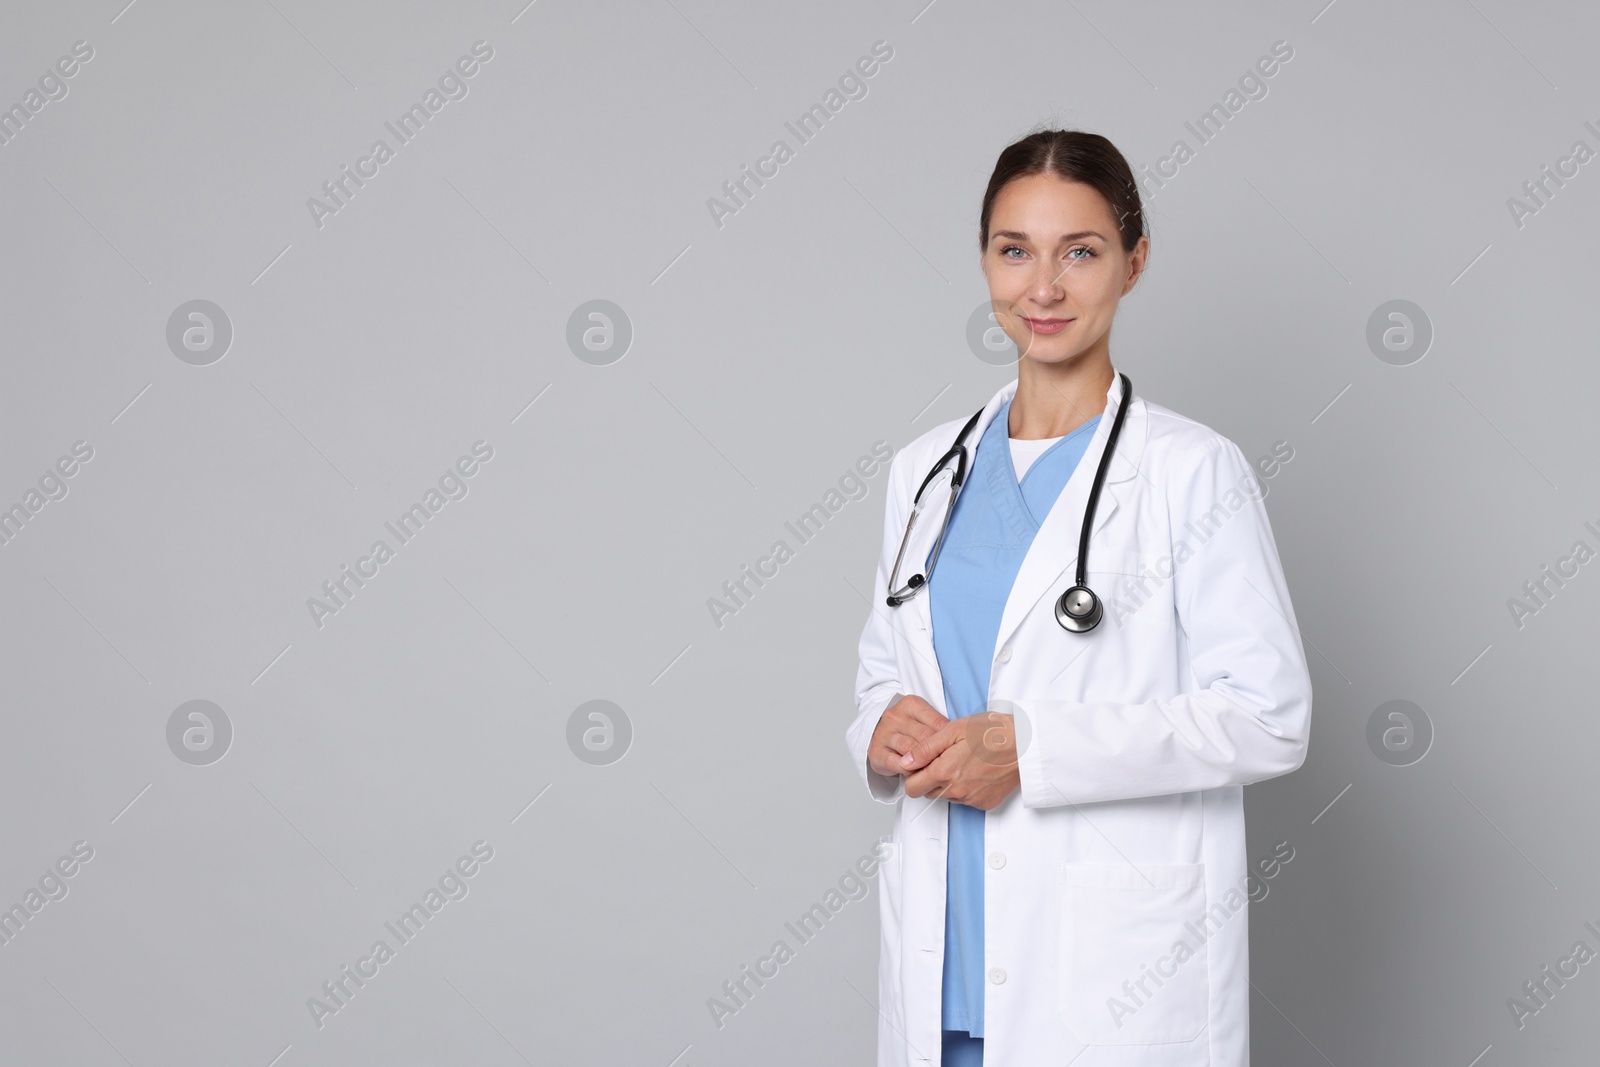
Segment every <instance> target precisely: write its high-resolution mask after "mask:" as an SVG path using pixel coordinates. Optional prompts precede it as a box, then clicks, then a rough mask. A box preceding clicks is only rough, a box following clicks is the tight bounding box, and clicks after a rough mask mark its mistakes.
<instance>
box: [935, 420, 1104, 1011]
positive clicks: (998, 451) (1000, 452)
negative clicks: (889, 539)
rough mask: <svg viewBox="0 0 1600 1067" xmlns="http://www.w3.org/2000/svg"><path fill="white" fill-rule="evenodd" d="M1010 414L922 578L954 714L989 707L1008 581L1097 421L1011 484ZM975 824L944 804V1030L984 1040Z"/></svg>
mask: <svg viewBox="0 0 1600 1067" xmlns="http://www.w3.org/2000/svg"><path fill="white" fill-rule="evenodd" d="M1010 414H1011V401H1010V400H1007V401H1005V402H1004V403H1003V404H1001V405H1000V410H999V411H998V412H996V413H995V416H994V418H993V420H991V421H990V423H989V425H988V427H987V428H986V429H985V430H984V433H983V437H982V439H981V440H980V441H979V442H978V447H977V451H976V455H975V456H974V457H973V467H972V471H971V473H970V474H969V475H968V476H967V483H966V485H965V486H964V487H963V488H962V490H961V493H960V495H959V496H957V497H956V508H955V514H954V515H952V516H951V518H950V528H949V530H948V531H946V533H945V540H944V547H943V548H942V549H940V551H939V559H938V561H937V563H936V565H935V567H934V570H933V575H932V577H930V578H929V579H928V596H929V610H930V611H931V613H932V617H933V649H934V653H935V655H936V656H937V658H938V661H939V672H940V673H941V674H942V675H943V676H944V699H945V708H946V709H947V711H948V712H949V717H950V718H952V719H957V718H962V717H965V716H967V715H971V714H974V713H975V712H980V711H983V710H985V708H987V706H988V703H989V668H990V666H991V664H992V663H993V661H994V652H995V647H994V646H995V642H996V640H998V638H999V636H1000V618H1001V615H1002V614H1003V613H1004V612H1005V606H1006V600H1007V598H1008V597H1009V596H1010V593H1011V586H1012V585H1013V584H1014V583H1015V581H1016V578H1017V572H1018V571H1019V570H1021V568H1022V559H1023V557H1024V556H1025V555H1026V554H1027V552H1028V546H1029V545H1031V544H1032V543H1033V537H1034V534H1036V533H1037V532H1038V530H1039V524H1040V523H1041V522H1043V521H1044V517H1045V516H1046V515H1048V514H1049V513H1050V509H1051V507H1052V506H1053V505H1054V504H1055V502H1056V498H1057V497H1058V496H1060V495H1061V490H1062V489H1063V488H1064V487H1065V486H1066V484H1067V481H1068V479H1070V478H1071V477H1072V472H1073V471H1074V470H1076V469H1077V466H1078V461H1079V460H1080V459H1082V458H1083V453H1084V451H1085V450H1086V449H1087V448H1088V447H1089V439H1090V438H1091V437H1093V436H1094V429H1095V426H1096V425H1098V424H1099V422H1100V416H1098V415H1096V416H1095V417H1094V418H1092V419H1090V420H1089V421H1088V422H1086V423H1084V424H1083V425H1082V426H1080V427H1078V428H1077V429H1076V430H1074V431H1072V432H1071V433H1070V434H1067V435H1066V436H1065V437H1063V438H1062V439H1061V440H1059V441H1057V442H1056V443H1055V444H1053V445H1051V446H1050V448H1049V449H1048V450H1046V451H1045V453H1044V454H1043V455H1041V456H1040V457H1039V458H1038V459H1036V460H1034V461H1033V465H1032V466H1031V467H1029V468H1028V469H1027V470H1026V471H1025V472H1023V475H1022V481H1021V484H1018V482H1017V475H1016V470H1015V468H1014V467H1013V466H1012V461H1011V440H1010V430H1009V428H1008V422H1009V416H1010ZM924 563H926V560H924ZM983 822H984V812H983V810H982V809H981V808H974V807H970V806H968V805H966V804H961V803H958V802H955V801H951V802H950V829H949V842H950V847H949V852H948V855H947V859H946V868H945V885H946V894H947V896H946V899H947V903H946V906H945V913H944V915H945V919H944V1007H943V1028H944V1029H946V1030H965V1031H967V1032H968V1033H970V1034H971V1035H972V1036H974V1037H982V1036H983V996H984V988H983V983H984V973H983V878H984V874H983V871H984V864H983Z"/></svg>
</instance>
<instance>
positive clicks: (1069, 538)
mask: <svg viewBox="0 0 1600 1067" xmlns="http://www.w3.org/2000/svg"><path fill="white" fill-rule="evenodd" d="M978 245H979V249H980V251H981V253H982V259H981V264H982V269H983V274H984V277H985V278H986V279H987V280H988V284H989V295H990V299H991V301H992V304H993V308H994V314H995V318H996V320H997V321H998V322H999V324H1000V325H1001V327H1002V328H1004V330H1005V332H1006V334H1007V336H1008V337H1010V338H1011V340H1012V341H1014V342H1016V345H1017V351H1018V361H1017V377H1016V380H1015V381H1013V382H1009V383H1007V384H1006V386H1005V387H1004V388H1002V389H1001V390H1000V391H999V392H998V393H996V394H995V395H994V396H993V397H991V398H990V399H989V401H988V403H987V404H985V405H984V406H983V408H982V409H981V410H980V411H979V412H978V413H977V414H976V415H974V416H972V418H971V419H966V418H962V419H956V420H952V421H950V422H947V423H944V424H943V425H940V426H937V427H935V428H934V429H932V430H930V431H928V432H927V433H925V434H923V435H922V436H921V437H919V438H917V439H916V440H915V441H913V442H912V443H911V444H910V445H908V446H906V447H905V448H904V449H903V450H901V451H900V452H899V453H897V454H896V455H895V457H894V460H893V462H892V464H891V466H890V475H889V491H888V493H889V495H888V504H887V514H886V518H885V524H884V541H883V552H882V555H881V557H880V559H879V563H878V571H877V581H876V589H875V595H874V600H873V610H872V614H871V615H870V617H869V618H868V620H867V624H866V627H865V629H864V631H863V632H862V635H861V645H860V652H861V665H860V670H859V673H858V676H857V682H856V708H857V715H856V717H855V720H854V721H853V722H852V724H851V726H850V728H849V730H848V732H847V738H846V739H847V741H848V743H849V747H850V750H851V754H852V756H853V758H854V760H855V764H856V767H857V769H858V770H859V771H860V772H861V774H862V775H863V777H864V778H865V780H866V784H867V788H868V791H869V793H870V795H871V796H872V797H873V798H874V799H876V800H879V801H882V802H884V803H892V804H895V805H897V807H896V812H895V823H894V831H893V832H892V833H891V834H889V835H888V836H887V837H886V838H885V839H884V844H883V846H882V847H881V848H880V854H881V855H883V856H884V860H883V862H882V864H881V871H882V884H881V886H880V919H881V928H882V940H881V946H880V960H879V979H878V991H879V1000H880V1004H879V1012H880V1017H881V1018H880V1024H879V1027H878V1063H879V1064H880V1065H885V1067H886V1065H891V1064H894V1065H906V1067H910V1065H916V1064H938V1063H941V1062H942V1063H945V1064H947V1065H956V1067H965V1065H967V1064H978V1063H984V1064H987V1065H988V1067H1037V1065H1040V1064H1066V1063H1070V1062H1074V1061H1075V1060H1076V1059H1077V1057H1078V1056H1079V1055H1080V1054H1082V1053H1084V1052H1085V1051H1086V1050H1089V1049H1091V1048H1092V1051H1091V1052H1090V1054H1089V1055H1087V1056H1085V1057H1084V1058H1083V1059H1082V1061H1081V1063H1082V1064H1083V1065H1085V1067H1087V1065H1089V1064H1094V1065H1097V1067H1098V1065H1107V1064H1116V1065H1132V1064H1138V1065H1159V1067H1202V1065H1207V1067H1218V1065H1227V1067H1245V1065H1246V1064H1247V1063H1248V1061H1249V990H1250V986H1249V980H1248V979H1249V974H1248V968H1249V955H1248V939H1247V928H1248V926H1247V911H1246V903H1247V901H1246V897H1245V895H1244V894H1245V890H1246V880H1247V878H1248V877H1249V875H1248V873H1247V869H1246V858H1245V826H1244V804H1243V786H1245V785H1246V784H1248V783H1250V782H1258V781H1261V780H1262V779H1265V778H1271V777H1274V776H1276V775H1280V774H1285V773H1287V772H1289V771H1292V770H1294V769H1296V768H1297V767H1299V766H1300V765H1301V763H1302V762H1304V760H1305V754H1306V742H1307V738H1308V735H1309V732H1310V725H1311V683H1310V678H1309V676H1308V674H1307V671H1306V662H1305V655H1304V652H1303V651H1302V649H1301V646H1300V638H1299V633H1298V630H1297V628H1296V626H1295V621H1294V609H1293V608H1292V606H1291V605H1290V603H1289V595H1288V590H1287V589H1286V587H1285V585H1284V579H1283V571H1282V568H1281V566H1280V564H1279V561H1278V554H1277V549H1276V546H1275V545H1274V542H1273V538H1272V531H1271V528H1270V526H1269V525H1268V522H1267V513H1266V509H1265V507H1264V506H1263V504H1262V500H1261V496H1262V493H1261V489H1260V485H1259V482H1258V481H1257V480H1256V478H1255V474H1254V471H1253V470H1252V469H1251V466H1250V464H1249V463H1248V462H1246V460H1245V458H1244V456H1243V455H1242V454H1241V452H1240V450H1239V448H1238V446H1237V445H1235V444H1234V443H1233V442H1232V441H1230V440H1228V439H1227V438H1225V437H1223V436H1221V435H1220V434H1218V433H1216V432H1215V431H1214V430H1211V429H1210V428H1208V427H1206V426H1203V425H1201V424H1200V423H1197V422H1195V421H1194V420H1192V419H1188V418H1185V417H1183V416H1182V415H1179V414H1177V413H1175V412H1173V411H1171V410H1170V409H1168V408H1165V407H1162V406H1161V405H1159V404H1155V403H1152V402H1150V401H1148V400H1145V399H1144V398H1143V397H1142V396H1139V395H1136V394H1130V391H1129V390H1130V386H1131V382H1130V380H1129V378H1128V377H1127V376H1126V375H1124V374H1121V373H1119V372H1118V371H1117V370H1116V368H1114V367H1113V365H1112V363H1111V348H1110V337H1111V323H1112V320H1113V318H1114V317H1115V315H1116V311H1117V305H1118V302H1119V301H1120V300H1121V298H1122V297H1123V296H1125V295H1126V294H1127V293H1128V292H1129V291H1130V290H1131V289H1132V288H1133V286H1134V284H1135V283H1136V282H1137V281H1138V278H1139V275H1140V273H1141V272H1142V271H1143V270H1144V266H1145V262H1146V258H1147V256H1148V254H1149V248H1150V241H1149V238H1148V237H1147V236H1146V234H1145V232H1144V213H1143V208H1142V205H1141V204H1140V200H1139V192H1138V188H1137V186H1136V185H1135V183H1134V180H1133V175H1132V173H1131V171H1130V170H1129V168H1128V164H1127V161H1126V160H1125V159H1123V157H1122V155H1121V153H1120V152H1118V151H1117V149H1116V148H1115V147H1114V146H1113V145H1112V144H1111V143H1110V142H1109V141H1107V140H1106V139H1105V138H1103V137H1100V136H1097V135H1095V134H1089V133H1081V132H1074V131H1061V130H1046V131H1043V132H1039V133H1034V134H1032V135H1030V136H1028V137H1025V138H1023V139H1022V140H1020V141H1018V142H1017V143H1015V144H1013V145H1011V146H1009V147H1008V148H1006V149H1005V151H1003V152H1002V153H1001V154H1000V158H999V161H998V162H997V163H996V165H995V168H994V173H993V175H992V176H991V177H990V180H989V186H988V189H987V191H986V192H985V194H984V198H983V208H982V213H981V216H980V222H979V232H978ZM1108 444H1109V445H1110V448H1109V449H1108ZM935 468H937V469H938V470H937V473H934V471H935ZM1096 486H1098V492H1096V491H1095V489H1096ZM952 495H953V496H954V501H955V502H954V506H953V507H950V506H949V502H950V500H951V497H952ZM914 500H915V504H914V503H913V501H914ZM914 510H915V512H916V515H915V521H912V518H913V511H914ZM946 520H948V524H947V525H946ZM1081 546H1086V547H1087V551H1086V552H1080V547H1081ZM1080 555H1081V556H1083V559H1080Z"/></svg>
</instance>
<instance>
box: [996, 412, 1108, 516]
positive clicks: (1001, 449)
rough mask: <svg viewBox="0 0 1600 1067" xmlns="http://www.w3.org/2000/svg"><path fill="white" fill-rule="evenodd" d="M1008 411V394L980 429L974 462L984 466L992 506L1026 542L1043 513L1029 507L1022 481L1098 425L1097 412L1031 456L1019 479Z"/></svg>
mask: <svg viewBox="0 0 1600 1067" xmlns="http://www.w3.org/2000/svg"><path fill="white" fill-rule="evenodd" d="M1010 415H1011V399H1010V398H1009V397H1008V398H1007V399H1006V400H1005V402H1004V403H1002V404H1001V405H1000V409H999V410H998V411H996V412H995V414H994V418H992V419H990V420H989V425H988V426H987V427H986V428H985V429H984V431H983V438H982V439H981V440H980V441H979V443H978V455H977V463H978V465H980V466H982V467H983V468H984V478H983V480H984V483H985V484H986V485H987V486H988V489H989V496H990V499H991V500H992V501H993V502H994V506H995V510H996V511H997V512H998V513H999V514H1000V515H1001V517H1002V518H1003V519H1004V521H1005V523H1006V526H1007V528H1009V529H1010V530H1011V532H1012V533H1013V534H1014V535H1016V536H1017V537H1019V538H1021V539H1022V540H1023V541H1024V542H1028V541H1032V540H1033V538H1034V536H1035V535H1036V534H1037V533H1038V532H1039V527H1040V525H1041V524H1042V523H1043V522H1044V517H1043V516H1036V515H1034V513H1033V511H1032V509H1031V508H1029V507H1028V498H1027V495H1026V494H1025V493H1024V492H1023V491H1022V482H1025V481H1027V480H1028V475H1030V474H1032V473H1033V472H1034V471H1036V470H1039V469H1040V468H1041V467H1044V466H1045V464H1046V461H1047V460H1048V459H1049V458H1050V456H1051V455H1052V454H1053V453H1055V452H1056V451H1057V450H1058V449H1060V448H1061V447H1062V446H1063V445H1065V444H1066V443H1067V442H1068V441H1071V440H1073V439H1074V438H1076V437H1079V436H1082V435H1083V434H1085V433H1093V432H1094V430H1095V427H1096V426H1098V419H1099V416H1096V417H1095V418H1094V419H1091V420H1090V421H1088V422H1086V423H1084V424H1083V425H1082V426H1079V427H1078V428H1077V429H1075V430H1073V431H1072V432H1071V433H1068V434H1064V435H1063V436H1061V437H1059V438H1057V439H1056V441H1055V442H1054V443H1053V444H1051V446H1050V447H1049V448H1047V449H1045V450H1044V451H1043V452H1041V453H1040V454H1039V455H1038V456H1037V457H1035V458H1034V461H1033V463H1032V464H1031V465H1030V466H1029V467H1028V469H1027V470H1025V471H1023V472H1022V479H1021V480H1020V481H1019V480H1018V479H1017V470H1016V465H1015V464H1014V463H1013V462H1012V459H1011V426H1010V421H1011V420H1010ZM1053 503H1054V501H1052V504H1053Z"/></svg>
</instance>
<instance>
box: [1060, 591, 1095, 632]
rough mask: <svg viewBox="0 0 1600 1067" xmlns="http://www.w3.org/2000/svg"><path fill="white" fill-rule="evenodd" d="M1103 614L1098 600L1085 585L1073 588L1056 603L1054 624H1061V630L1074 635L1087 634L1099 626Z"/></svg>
mask: <svg viewBox="0 0 1600 1067" xmlns="http://www.w3.org/2000/svg"><path fill="white" fill-rule="evenodd" d="M1104 614H1105V609H1104V608H1103V607H1102V606H1101V604H1100V598H1099V597H1097V596H1095V595H1094V591H1093V590H1092V589H1090V588H1089V587H1088V586H1086V585H1075V586H1073V587H1072V588H1071V589H1068V590H1067V591H1066V592H1065V593H1062V594H1061V598H1060V599H1059V600H1057V601H1056V622H1059V623H1060V624H1061V628H1062V629H1063V630H1070V631H1071V632H1073V633H1075V634H1083V633H1088V632H1089V631H1090V630H1092V629H1094V628H1095V627H1096V626H1099V625H1100V617H1101V616H1102V615H1104Z"/></svg>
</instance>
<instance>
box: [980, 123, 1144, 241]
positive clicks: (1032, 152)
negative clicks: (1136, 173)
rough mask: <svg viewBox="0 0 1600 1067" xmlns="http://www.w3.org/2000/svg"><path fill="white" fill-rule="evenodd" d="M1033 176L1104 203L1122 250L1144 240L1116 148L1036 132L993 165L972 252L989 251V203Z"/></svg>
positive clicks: (1129, 174)
mask: <svg viewBox="0 0 1600 1067" xmlns="http://www.w3.org/2000/svg"><path fill="white" fill-rule="evenodd" d="M1033 174H1054V175H1055V176H1056V177H1058V178H1063V179H1065V180H1067V181H1071V182H1082V183H1083V184H1085V185H1087V186H1089V187H1090V188H1092V189H1094V190H1095V191H1096V192H1098V193H1099V194H1100V195H1101V196H1102V197H1104V198H1105V201H1106V204H1107V205H1108V206H1109V207H1110V208H1111V214H1112V216H1113V217H1114V218H1115V219H1116V220H1117V230H1118V231H1119V232H1120V233H1121V235H1122V250H1123V251H1124V252H1132V251H1133V246H1134V245H1136V244H1138V242H1139V238H1140V237H1142V236H1144V232H1145V228H1144V205H1143V203H1142V202H1141V201H1140V199H1139V187H1138V185H1136V184H1135V183H1134V180H1133V171H1132V169H1131V168H1129V166H1128V161H1127V160H1126V159H1124V158H1123V157H1122V153H1121V152H1119V151H1117V146H1116V145H1114V144H1112V143H1111V142H1110V141H1108V140H1106V139H1105V138H1104V137H1101V136H1100V135H1099V134H1098V133H1085V132H1083V131H1081V130H1055V129H1046V130H1038V131H1036V132H1034V133H1030V134H1028V135H1027V136H1026V137H1024V138H1022V140H1020V141H1016V142H1013V143H1012V144H1009V145H1007V146H1006V147H1005V150H1004V151H1002V152H1001V153H1000V158H999V159H998V160H996V161H995V164H994V173H993V174H991V175H990V176H989V188H988V189H986V190H984V193H983V214H982V215H980V216H979V220H978V250H979V251H980V252H982V251H986V250H987V249H988V247H989V215H990V213H991V212H993V210H994V201H995V197H997V196H999V195H1000V190H1001V189H1004V188H1005V187H1006V185H1007V184H1008V183H1010V182H1013V181H1015V180H1016V179H1018V178H1026V177H1028V176H1030V175H1033Z"/></svg>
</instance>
